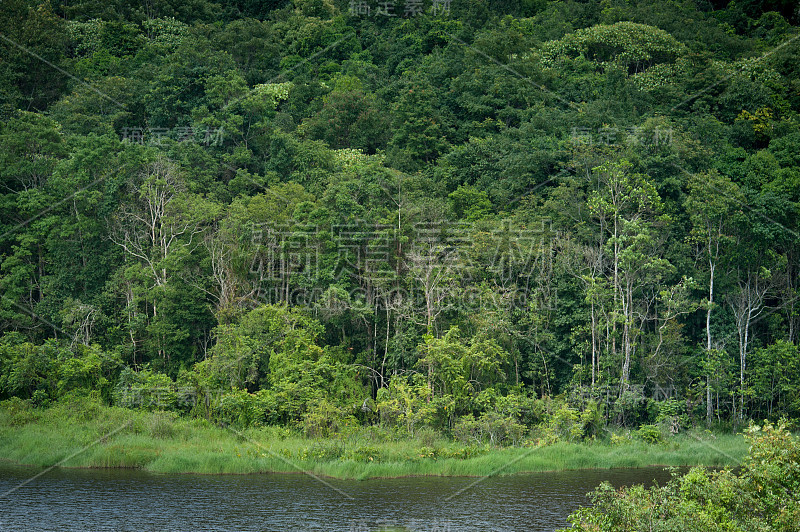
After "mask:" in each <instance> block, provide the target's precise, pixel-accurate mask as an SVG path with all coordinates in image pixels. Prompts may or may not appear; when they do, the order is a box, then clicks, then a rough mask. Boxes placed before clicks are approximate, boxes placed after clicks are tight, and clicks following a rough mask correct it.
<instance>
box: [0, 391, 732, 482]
mask: <svg viewBox="0 0 800 532" xmlns="http://www.w3.org/2000/svg"><path fill="white" fill-rule="evenodd" d="M109 433H113V434H110V435H109ZM613 440H614V441H615V443H613V444H612V443H611V442H610V441H600V440H598V441H593V442H586V443H567V442H559V443H555V444H552V445H547V446H541V447H534V446H529V447H512V448H489V447H486V446H466V445H463V444H460V443H457V442H453V441H451V440H449V439H447V438H445V437H443V436H441V435H440V434H438V433H436V432H434V431H432V430H423V431H420V433H418V434H417V435H416V436H415V437H413V438H411V437H403V438H398V437H397V436H396V435H395V434H393V432H392V431H390V430H387V429H384V428H381V427H365V428H360V429H357V430H355V431H354V432H352V433H350V434H348V435H347V436H346V437H344V436H343V437H338V438H328V439H323V440H314V439H309V438H306V437H303V436H302V435H300V434H297V433H294V432H292V431H290V430H288V429H285V428H281V427H264V428H255V429H248V430H246V431H243V432H239V431H235V430H233V429H225V428H221V427H218V426H215V425H212V424H210V423H208V422H207V421H205V420H197V419H184V418H177V417H176V416H174V415H172V414H169V413H164V412H139V411H132V410H126V409H121V408H115V407H104V406H99V405H97V404H88V405H87V404H80V403H78V402H72V403H71V404H58V405H55V406H53V407H51V408H49V409H47V410H39V409H33V408H30V407H27V406H24V405H21V404H14V405H10V404H9V403H5V404H3V403H0V459H2V460H6V461H11V462H15V463H19V464H27V465H34V466H40V467H41V466H51V465H54V464H60V465H61V466H63V467H113V468H137V469H144V470H146V471H151V472H155V473H169V474H178V473H206V474H247V473H266V472H280V473H292V472H294V473H297V472H301V471H309V472H313V473H314V474H317V475H322V476H329V477H335V478H342V479H367V478H379V477H399V476H408V475H439V476H442V475H443V476H484V475H493V474H514V473H525V472H536V471H560V470H567V469H606V468H617V467H647V466H693V465H704V466H714V467H723V466H736V465H738V463H739V460H740V459H741V458H743V457H744V456H745V455H746V453H747V443H746V442H745V440H744V438H743V437H742V436H741V435H734V434H728V435H713V434H711V433H708V432H697V433H689V434H683V435H678V436H675V437H672V438H670V439H668V440H667V441H666V442H662V443H656V444H648V443H645V442H642V441H639V440H636V439H631V438H625V437H622V438H620V437H616V438H613ZM78 451H80V452H78ZM73 453H74V456H72V457H70V455H72V454H73ZM65 458H68V459H67V460H65ZM62 461H63V463H61V462H62Z"/></svg>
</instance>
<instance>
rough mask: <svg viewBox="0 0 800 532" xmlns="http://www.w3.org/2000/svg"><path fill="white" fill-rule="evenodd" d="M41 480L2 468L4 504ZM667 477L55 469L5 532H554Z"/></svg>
mask: <svg viewBox="0 0 800 532" xmlns="http://www.w3.org/2000/svg"><path fill="white" fill-rule="evenodd" d="M40 471H41V470H39V469H35V468H25V467H17V466H8V465H0V494H3V493H6V492H7V491H8V490H11V489H13V488H14V487H16V486H18V485H19V484H21V483H22V482H24V481H25V480H27V479H29V478H30V477H32V476H33V475H35V474H37V473H39V472H40ZM669 477H670V475H669V473H667V472H665V471H664V470H663V469H660V468H643V469H616V470H606V471H567V472H560V473H537V474H527V475H516V476H509V477H494V478H487V479H484V480H481V481H480V482H477V483H476V481H477V480H479V479H475V478H440V477H425V478H402V479H389V480H367V481H342V480H329V479H326V480H325V482H327V483H329V485H326V484H324V483H322V482H319V481H317V480H315V479H313V478H311V477H308V476H305V475H243V476H238V475H230V476H219V475H214V476H211V475H209V476H204V475H170V476H167V475H156V474H149V473H145V472H142V471H131V470H78V469H53V470H51V471H48V472H47V473H45V474H43V475H42V476H40V477H38V478H36V479H35V480H33V481H32V482H29V483H28V484H26V485H24V486H22V487H20V488H19V489H17V490H16V491H14V492H12V493H10V494H8V495H7V496H5V497H0V530H3V531H17V530H19V531H23V530H24V531H44V530H59V531H61V530H80V531H84V530H114V531H117V530H129V531H136V532H139V531H145V530H171V531H197V530H241V531H244V530H248V531H249V530H259V531H262V530H264V531H266V530H270V531H271V530H275V531H283V530H298V531H300V530H341V531H348V532H367V531H373V530H380V529H382V528H383V527H387V526H404V527H406V528H408V529H410V530H417V531H438V532H444V531H448V532H449V531H461V530H525V531H551V530H554V529H556V528H561V527H566V526H567V522H566V517H567V515H569V513H570V512H572V511H573V510H575V509H576V508H577V507H578V506H581V505H585V504H587V503H588V499H587V498H586V496H585V495H586V493H587V492H589V491H591V490H593V489H594V488H595V487H596V486H597V485H598V484H600V482H602V481H603V480H608V481H609V482H611V483H612V484H613V485H615V486H621V485H631V484H635V483H644V484H647V485H650V484H652V483H653V481H654V480H657V481H658V482H659V483H660V484H663V483H664V482H666V480H668V479H669ZM334 488H336V489H334ZM337 490H340V491H337Z"/></svg>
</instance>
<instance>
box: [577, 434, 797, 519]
mask: <svg viewBox="0 0 800 532" xmlns="http://www.w3.org/2000/svg"><path fill="white" fill-rule="evenodd" d="M748 433H749V436H748V439H749V440H750V442H751V447H750V452H749V455H748V457H747V459H746V460H745V462H744V463H743V464H742V468H741V469H739V470H738V472H736V473H734V472H732V471H731V470H728V469H725V470H722V471H707V470H706V469H704V468H693V469H692V470H691V471H689V473H687V474H686V475H683V476H679V475H677V474H676V475H675V476H674V478H673V479H672V480H671V481H669V482H668V483H667V484H666V485H665V486H660V487H659V486H654V487H650V488H645V487H644V486H634V487H631V488H622V489H620V490H619V491H615V490H614V489H613V488H612V487H611V486H610V485H609V484H607V483H604V484H603V485H602V486H600V488H598V489H597V491H595V492H594V495H593V498H594V503H595V506H594V507H592V508H583V509H581V510H578V511H577V512H575V513H574V514H573V515H572V516H571V517H570V521H571V522H572V524H573V527H574V528H572V529H570V530H575V529H577V530H594V531H598V532H601V531H606V530H607V531H612V530H613V531H614V532H617V531H633V530H736V531H738V530H758V531H764V532H766V531H786V532H789V531H793V530H797V523H800V502H798V500H797V493H798V489H800V470H798V467H797V465H798V463H799V462H800V439H798V438H797V437H796V436H793V435H792V434H791V433H789V432H788V431H787V430H786V427H785V426H784V425H783V424H781V425H779V426H777V427H775V426H773V425H770V424H765V425H764V426H763V427H759V426H758V425H755V426H753V427H751V428H750V429H749V430H748Z"/></svg>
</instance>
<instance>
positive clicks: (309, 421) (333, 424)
mask: <svg viewBox="0 0 800 532" xmlns="http://www.w3.org/2000/svg"><path fill="white" fill-rule="evenodd" d="M356 424H357V421H356V419H355V417H353V416H350V415H346V414H345V413H344V412H343V411H342V409H341V408H339V407H337V406H335V405H333V404H331V403H329V402H328V401H326V400H322V401H320V402H319V403H317V404H316V405H314V406H313V407H311V408H310V409H309V411H308V412H306V414H305V415H304V416H303V432H304V433H305V435H306V436H308V437H310V438H327V437H330V436H333V435H335V434H339V433H340V432H342V431H343V430H345V429H346V428H352V427H354V426H356Z"/></svg>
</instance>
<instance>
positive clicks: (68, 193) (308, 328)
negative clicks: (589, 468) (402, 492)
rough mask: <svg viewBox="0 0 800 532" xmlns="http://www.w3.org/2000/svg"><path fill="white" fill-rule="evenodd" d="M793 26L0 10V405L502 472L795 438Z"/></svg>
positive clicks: (712, 13) (621, 16)
mask: <svg viewBox="0 0 800 532" xmlns="http://www.w3.org/2000/svg"><path fill="white" fill-rule="evenodd" d="M798 25H800V9H798V6H797V4H796V2H794V1H792V0H740V1H736V2H733V1H731V2H727V1H723V0H702V1H701V0H696V1H694V0H670V1H664V0H601V1H596V0H563V1H562V0H516V1H514V0H452V1H451V0H405V2H403V1H402V0H400V1H397V2H394V1H384V2H373V1H371V0H366V1H355V0H353V1H344V0H262V1H256V0H234V1H228V2H222V1H213V0H146V1H144V2H139V1H133V0H108V1H106V2H94V1H90V0H61V1H58V0H51V1H46V0H3V2H2V7H1V8H0V119H1V120H0V334H1V335H2V336H0V400H4V401H5V403H6V404H8V405H14V404H21V403H22V402H25V403H26V404H28V405H32V406H33V407H35V408H45V407H47V406H49V405H50V406H52V405H57V404H58V403H59V402H63V401H76V400H85V401H89V400H93V401H98V402H100V403H103V404H105V405H113V406H116V407H123V408H129V409H138V410H144V411H167V412H173V413H176V415H180V416H183V417H187V418H199V419H203V418H204V419H206V420H209V421H211V422H213V423H217V424H223V425H225V426H232V427H238V428H240V429H241V428H247V427H259V426H283V427H288V428H291V429H292V430H300V431H302V432H303V433H304V434H306V435H308V436H311V437H325V436H330V435H332V434H337V433H340V432H341V431H343V430H345V429H346V428H347V427H352V426H373V425H381V426H383V427H390V428H392V429H393V430H395V433H396V434H398V435H403V434H412V435H413V434H414V433H415V432H417V431H420V430H435V431H437V432H439V433H441V434H445V435H448V436H452V437H453V438H456V439H462V440H464V441H475V440H477V441H490V442H491V443H493V444H509V445H515V444H519V443H521V442H523V441H525V439H526V438H533V437H536V438H544V439H547V438H554V439H558V438H566V439H583V438H590V437H593V436H595V435H598V434H599V433H601V432H602V430H603V428H604V427H607V426H613V427H623V428H627V429H631V430H637V429H638V430H639V431H643V432H642V434H644V435H645V436H647V434H652V433H653V431H656V435H655V436H653V438H655V439H658V438H660V436H659V435H658V434H675V433H678V432H680V431H682V430H684V429H687V428H690V427H703V428H705V427H711V428H714V429H716V430H721V431H726V430H735V429H739V428H741V427H743V426H746V425H747V423H748V421H749V420H765V419H767V420H772V421H776V420H778V419H779V418H785V419H788V420H798V419H800V347H799V346H798V342H800V302H798V299H800V223H799V222H800V217H799V216H798V215H800V114H799V113H800V76H798V65H800V30H799V29H798ZM542 426H547V427H548V430H545V431H541V430H540V431H539V432H535V429H536V427H542ZM648 431H650V432H648ZM531 435H535V436H531Z"/></svg>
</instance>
